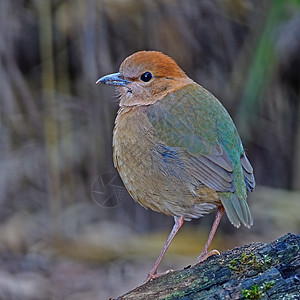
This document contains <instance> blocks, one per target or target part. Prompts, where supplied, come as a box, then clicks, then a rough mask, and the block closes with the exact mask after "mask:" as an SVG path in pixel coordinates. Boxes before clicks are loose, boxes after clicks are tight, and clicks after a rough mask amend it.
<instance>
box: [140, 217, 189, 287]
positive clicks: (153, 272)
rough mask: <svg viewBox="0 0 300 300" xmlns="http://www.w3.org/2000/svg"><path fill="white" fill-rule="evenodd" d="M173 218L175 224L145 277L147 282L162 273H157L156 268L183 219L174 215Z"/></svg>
mask: <svg viewBox="0 0 300 300" xmlns="http://www.w3.org/2000/svg"><path fill="white" fill-rule="evenodd" d="M174 220H175V224H174V226H173V229H172V231H171V233H170V235H169V237H168V239H167V241H166V243H165V245H164V247H163V248H162V250H161V252H160V254H159V257H158V258H157V260H156V262H155V264H154V266H153V267H152V269H151V271H150V272H149V273H148V276H147V278H146V282H148V281H149V280H151V279H155V278H157V277H159V276H160V275H162V274H157V273H156V272H157V268H158V266H159V264H160V262H161V260H162V258H163V256H164V255H165V253H166V252H167V250H168V248H169V246H170V244H171V242H172V240H173V238H174V237H175V235H176V233H177V232H178V230H179V229H180V228H181V226H182V224H183V221H184V218H183V217H174Z"/></svg>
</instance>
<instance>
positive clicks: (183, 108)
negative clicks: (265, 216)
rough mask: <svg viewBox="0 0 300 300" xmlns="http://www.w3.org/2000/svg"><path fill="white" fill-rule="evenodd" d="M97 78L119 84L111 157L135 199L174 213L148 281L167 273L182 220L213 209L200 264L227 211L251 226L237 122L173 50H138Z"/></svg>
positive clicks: (250, 179)
mask: <svg viewBox="0 0 300 300" xmlns="http://www.w3.org/2000/svg"><path fill="white" fill-rule="evenodd" d="M96 83H102V84H106V85H113V86H115V87H116V88H117V92H118V98H119V110H118V112H117V116H116V119H115V126H114V130H113V161H114V165H115V167H116V169H117V170H118V172H119V175H120V177H121V179H122V181H123V183H124V186H125V187H126V189H127V191H128V192H129V194H130V195H131V197H132V198H133V200H134V201H136V202H138V203H139V204H140V205H142V206H143V207H145V208H149V209H152V210H154V211H156V212H161V213H164V214H166V215H169V216H173V217H174V226H173V228H172V231H171V233H170V235H169V237H168V239H167V241H166V243H165V245H164V246H163V248H162V250H161V253H160V254H159V256H158V258H157V260H156V262H155V264H154V266H153V267H152V269H151V270H150V272H149V273H148V276H147V278H146V282H147V281H150V280H153V279H155V278H157V277H159V276H161V275H162V274H164V273H157V270H158V266H159V264H160V262H161V260H162V258H163V256H164V254H165V253H166V251H167V249H168V247H169V246H170V244H171V242H172V240H173V238H174V237H175V235H176V233H177V232H178V230H179V229H180V228H181V227H182V225H183V223H184V221H190V220H192V219H195V218H200V217H203V216H204V215H205V214H208V213H211V212H212V211H214V210H216V216H215V219H214V222H213V225H212V228H211V231H210V233H209V237H208V240H207V242H206V244H205V247H204V249H203V251H202V253H201V254H200V255H199V257H198V259H197V262H198V263H200V262H202V261H204V260H206V259H207V258H208V257H210V256H212V255H215V254H220V253H219V251H218V250H212V251H209V247H210V244H211V242H212V240H213V237H214V235H215V232H216V230H217V227H218V225H219V222H220V220H221V218H222V215H223V213H224V212H226V215H227V217H228V219H229V221H230V222H231V223H232V224H233V225H234V226H235V227H237V228H238V227H240V225H241V224H242V225H244V226H246V227H248V228H250V227H251V226H252V225H253V217H252V215H251V212H250V209H249V206H248V204H247V201H246V200H247V192H248V191H251V192H252V191H253V190H254V188H255V178H254V173H253V167H252V165H251V163H250V161H249V160H248V158H247V156H246V153H245V150H244V147H243V144H242V142H241V139H240V136H239V134H238V131H237V128H236V126H235V124H234V122H233V120H232V118H231V117H230V115H229V113H228V112H227V110H226V109H225V108H224V106H223V105H222V104H221V102H220V101H219V100H218V99H217V98H216V97H215V96H213V94H212V93H210V92H209V91H208V90H206V89H205V88H204V87H202V86H201V85H199V84H198V83H196V82H195V81H193V80H192V79H190V78H189V77H188V76H187V75H186V73H185V72H184V71H183V70H182V69H181V68H180V67H179V66H178V64H177V63H176V62H175V60H173V59H172V58H171V57H170V56H168V55H166V54H163V53H162V52H159V51H138V52H135V53H133V54H132V55H130V56H128V57H127V58H126V59H125V60H124V61H123V62H122V64H121V66H120V68H119V72H118V73H112V74H109V75H106V76H103V77H101V78H100V79H98V80H97V82H96Z"/></svg>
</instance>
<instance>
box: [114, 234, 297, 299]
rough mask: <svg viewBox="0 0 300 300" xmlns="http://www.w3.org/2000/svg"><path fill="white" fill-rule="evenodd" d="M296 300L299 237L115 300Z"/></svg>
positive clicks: (227, 256)
mask: <svg viewBox="0 0 300 300" xmlns="http://www.w3.org/2000/svg"><path fill="white" fill-rule="evenodd" d="M129 299H134V300H139V299H144V300H145V299H185V300H187V299H220V300H221V299H222V300H223V299H276V300H277V299H285V300H287V299H294V300H300V235H295V234H290V233H289V234H286V235H284V236H283V237H281V238H279V239H278V240H276V241H274V242H272V243H270V244H263V243H255V244H250V245H246V246H243V247H239V248H235V249H233V250H231V251H228V252H226V253H223V254H221V255H220V256H213V257H210V258H209V259H208V260H207V261H205V262H203V263H201V264H198V265H195V266H193V267H189V268H186V269H184V270H180V271H174V272H172V273H168V274H166V275H163V276H161V277H159V278H157V279H155V280H153V281H151V282H148V283H146V284H143V285H141V286H139V287H137V288H136V289H134V290H132V291H130V292H128V293H126V294H125V295H123V296H120V297H119V298H117V300H129Z"/></svg>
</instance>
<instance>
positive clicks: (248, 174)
mask: <svg viewBox="0 0 300 300" xmlns="http://www.w3.org/2000/svg"><path fill="white" fill-rule="evenodd" d="M241 165H242V167H243V174H244V179H245V183H246V186H247V189H248V191H250V192H252V191H253V190H254V188H255V178H254V174H253V168H252V166H251V164H250V161H249V160H248V158H247V156H246V154H245V153H243V155H242V156H241Z"/></svg>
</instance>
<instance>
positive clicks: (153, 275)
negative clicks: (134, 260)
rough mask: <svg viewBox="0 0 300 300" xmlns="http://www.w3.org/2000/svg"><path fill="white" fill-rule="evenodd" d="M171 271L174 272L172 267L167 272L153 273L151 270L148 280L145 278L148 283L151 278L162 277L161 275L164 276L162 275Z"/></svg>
mask: <svg viewBox="0 0 300 300" xmlns="http://www.w3.org/2000/svg"><path fill="white" fill-rule="evenodd" d="M171 272H174V270H172V269H170V270H168V271H166V272H163V273H154V274H151V272H150V273H149V274H148V276H147V278H146V280H145V283H147V282H149V281H151V280H154V279H155V278H157V277H160V276H162V275H166V274H169V273H171Z"/></svg>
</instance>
